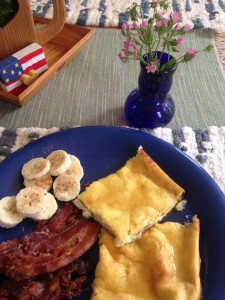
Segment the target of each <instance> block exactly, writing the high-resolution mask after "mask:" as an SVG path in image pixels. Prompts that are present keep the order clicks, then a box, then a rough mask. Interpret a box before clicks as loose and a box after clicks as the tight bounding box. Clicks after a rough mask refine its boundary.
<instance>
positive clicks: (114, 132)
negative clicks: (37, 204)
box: [0, 126, 225, 300]
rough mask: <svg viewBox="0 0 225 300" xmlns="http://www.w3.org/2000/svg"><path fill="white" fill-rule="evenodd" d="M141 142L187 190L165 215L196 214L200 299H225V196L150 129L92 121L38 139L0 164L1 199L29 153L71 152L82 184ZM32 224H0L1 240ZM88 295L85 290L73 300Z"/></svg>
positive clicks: (14, 188)
mask: <svg viewBox="0 0 225 300" xmlns="http://www.w3.org/2000/svg"><path fill="white" fill-rule="evenodd" d="M140 145H141V146H143V148H144V150H145V151H146V152H147V153H148V154H149V155H150V156H151V157H152V158H153V159H154V160H155V161H156V162H157V163H158V164H159V165H160V167H161V168H162V169H163V170H164V171H165V172H166V173H167V174H168V175H169V176H170V177H171V178H172V179H173V180H175V181H176V182H177V183H178V184H180V185H181V186H182V187H183V188H184V189H185V191H186V193H185V199H186V200H187V201H188V202H187V205H186V207H185V210H183V211H182V212H171V213H170V214H169V216H168V217H167V218H166V219H165V220H170V221H178V222H181V223H184V222H186V221H188V220H191V219H192V216H193V215H197V216H198V218H199V219H200V224H201V238H200V255H201V280H202V287H203V299H204V300H214V299H216V300H222V299H225V284H224V282H225V196H224V194H223V193H222V191H221V190H220V189H219V187H218V186H217V185H216V183H215V182H214V181H213V179H212V178H211V177H210V176H209V175H208V174H207V173H206V172H205V171H204V170H203V169H202V168H201V167H200V166H199V165H198V164H197V163H195V162H194V161H193V160H192V159H190V158H189V157H188V156H187V155H185V154H184V153H182V152H181V151H179V150H178V149H176V148H175V147H174V146H172V145H170V144H168V143H166V142H164V141H162V140H161V139H158V138H156V137H154V136H151V135H150V134H147V133H144V132H140V131H136V130H132V129H128V128H119V127H105V126H96V127H78V128H73V129H68V130H64V131H60V132H57V133H53V134H51V135H48V136H46V137H43V138H40V139H38V140H36V141H34V142H32V143H30V144H28V145H26V146H25V147H23V148H21V149H20V150H18V151H16V152H15V153H14V154H12V155H11V156H10V157H9V158H8V159H6V160H4V161H3V162H2V163H1V164H0V178H1V188H0V198H3V197H5V196H11V195H15V194H16V193H17V192H18V191H19V190H20V189H21V188H22V187H23V184H22V182H23V181H22V176H21V175H20V172H21V168H22V166H23V164H24V163H25V162H27V161H28V160H30V159H32V158H34V157H45V156H47V155H48V154H49V153H50V152H51V151H53V150H56V149H63V150H65V151H67V152H68V153H70V154H74V155H76V156H77V157H78V158H79V159H80V161H81V163H82V165H83V168H84V173H85V175H84V177H83V179H82V188H84V185H85V183H87V182H90V181H92V180H97V179H99V178H101V177H104V176H106V175H108V174H109V173H112V172H115V171H116V170H117V169H119V168H120V167H122V166H123V165H124V163H125V162H126V161H127V159H128V158H130V157H132V156H134V155H135V154H136V151H137V148H138V147H139V146H140ZM34 228H35V222H33V221H30V220H25V221H23V222H22V223H21V224H19V225H18V226H16V227H14V228H12V229H8V230H6V229H0V242H2V241H5V240H8V239H12V238H15V237H20V236H23V235H24V234H25V233H27V232H30V231H32V230H33V229H34ZM95 255H96V254H95ZM90 286H91V282H89V287H90ZM89 295H90V292H89ZM89 297H90V296H87V293H86V294H85V295H83V296H82V297H79V298H76V299H85V300H87V299H88V298H89Z"/></svg>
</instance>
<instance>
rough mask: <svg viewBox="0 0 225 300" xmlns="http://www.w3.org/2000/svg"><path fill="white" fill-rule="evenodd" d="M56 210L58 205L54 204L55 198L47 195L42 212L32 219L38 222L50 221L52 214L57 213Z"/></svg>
mask: <svg viewBox="0 0 225 300" xmlns="http://www.w3.org/2000/svg"><path fill="white" fill-rule="evenodd" d="M57 209H58V205H57V202H56V199H55V197H54V196H53V195H52V194H50V193H47V199H46V201H45V205H44V207H43V209H42V211H41V212H40V213H38V214H36V215H35V216H34V217H33V219H34V220H36V221H38V220H48V219H50V218H51V217H52V216H53V215H54V213H55V212H56V211H57Z"/></svg>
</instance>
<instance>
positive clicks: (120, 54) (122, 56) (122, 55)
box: [118, 50, 126, 60]
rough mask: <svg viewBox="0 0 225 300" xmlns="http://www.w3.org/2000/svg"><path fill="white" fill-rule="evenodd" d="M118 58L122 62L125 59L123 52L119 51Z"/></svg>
mask: <svg viewBox="0 0 225 300" xmlns="http://www.w3.org/2000/svg"><path fill="white" fill-rule="evenodd" d="M118 56H119V58H120V59H122V60H123V59H124V58H125V57H126V53H125V51H123V50H121V51H120V52H119V54H118Z"/></svg>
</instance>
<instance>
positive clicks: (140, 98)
mask: <svg viewBox="0 0 225 300" xmlns="http://www.w3.org/2000/svg"><path fill="white" fill-rule="evenodd" d="M160 53H161V52H157V56H158V57H160ZM143 58H144V59H145V60H147V54H146V55H144V56H143ZM171 58H172V56H170V59H171ZM167 61H168V54H167V53H163V55H162V57H161V59H160V63H161V65H163V64H164V63H166V62H167ZM140 66H141V70H140V73H139V77H138V88H136V89H134V90H133V91H132V92H131V93H130V94H129V95H128V97H127V99H126V101H125V105H124V113H125V119H126V122H127V123H128V124H129V126H132V127H136V128H150V129H153V128H156V127H164V126H166V125H167V124H168V123H169V122H170V121H171V120H172V118H173V116H174V113H175V104H174V100H173V98H172V97H171V95H170V94H169V91H170V89H171V86H172V82H173V75H174V73H175V71H176V68H177V65H176V64H174V65H173V66H172V67H171V68H170V69H168V70H165V71H160V72H157V73H147V71H146V69H145V67H146V65H145V64H144V63H143V62H140Z"/></svg>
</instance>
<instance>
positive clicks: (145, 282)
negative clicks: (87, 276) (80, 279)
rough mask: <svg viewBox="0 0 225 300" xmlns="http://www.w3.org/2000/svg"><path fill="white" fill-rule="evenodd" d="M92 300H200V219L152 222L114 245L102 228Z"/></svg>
mask: <svg viewBox="0 0 225 300" xmlns="http://www.w3.org/2000/svg"><path fill="white" fill-rule="evenodd" d="M99 245H100V255H99V262H98V264H97V267H96V270H95V279H94V281H93V284H92V288H93V289H92V297H91V300H102V299H107V300H111V299H113V300H114V299H120V300H159V299H162V300H165V299H166V300H172V299H173V300H174V299H177V300H190V299H191V300H199V299H200V298H201V283H200V276H199V272H200V257H199V220H198V218H197V217H194V218H193V222H192V223H186V224H185V225H182V224H179V223H174V222H165V223H163V224H156V225H154V226H152V227H151V228H150V229H148V230H147V231H146V232H144V233H143V234H142V237H141V238H140V239H138V240H136V241H135V242H134V243H130V244H127V245H125V246H123V247H116V246H115V244H114V240H113V236H112V235H111V234H110V233H109V232H108V231H107V230H105V229H102V231H101V235H100V240H99Z"/></svg>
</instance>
